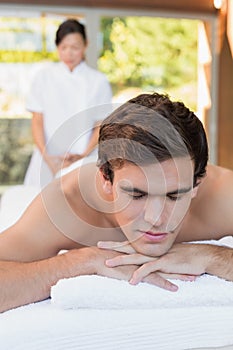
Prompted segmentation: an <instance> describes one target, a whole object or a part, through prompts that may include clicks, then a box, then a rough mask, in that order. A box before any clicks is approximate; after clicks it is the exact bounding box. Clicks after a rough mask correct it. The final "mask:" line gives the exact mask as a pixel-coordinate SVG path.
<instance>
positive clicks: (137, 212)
mask: <svg viewBox="0 0 233 350" xmlns="http://www.w3.org/2000/svg"><path fill="white" fill-rule="evenodd" d="M144 204H145V203H144ZM144 204H143V203H142V202H140V201H135V200H132V199H131V200H128V202H127V203H124V205H123V203H121V206H120V207H119V206H116V207H115V208H116V213H115V215H116V218H117V221H118V223H119V224H120V225H128V224H131V223H132V222H134V221H136V220H138V219H139V218H140V217H141V216H142V215H143V212H144ZM120 208H121V210H119V209H120Z"/></svg>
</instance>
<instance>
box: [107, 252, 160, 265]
mask: <svg viewBox="0 0 233 350" xmlns="http://www.w3.org/2000/svg"><path fill="white" fill-rule="evenodd" d="M152 260H155V258H152V257H149V256H145V255H141V254H129V255H119V256H116V257H114V258H111V259H108V260H106V261H105V263H106V265H107V266H108V267H116V266H120V265H142V264H145V263H147V262H148V261H152Z"/></svg>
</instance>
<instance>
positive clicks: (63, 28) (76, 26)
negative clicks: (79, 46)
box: [55, 18, 87, 46]
mask: <svg viewBox="0 0 233 350" xmlns="http://www.w3.org/2000/svg"><path fill="white" fill-rule="evenodd" d="M71 33H79V34H81V35H82V37H83V40H84V43H85V44H86V42H87V36H86V30H85V27H84V25H83V24H82V23H80V22H79V21H77V20H76V19H72V18H71V19H67V20H66V21H65V22H63V23H62V24H60V26H59V27H58V30H57V32H56V37H55V44H56V46H58V45H59V44H60V42H61V41H62V40H63V39H64V37H65V36H66V35H68V34H71Z"/></svg>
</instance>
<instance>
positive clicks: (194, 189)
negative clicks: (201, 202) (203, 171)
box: [191, 179, 202, 198]
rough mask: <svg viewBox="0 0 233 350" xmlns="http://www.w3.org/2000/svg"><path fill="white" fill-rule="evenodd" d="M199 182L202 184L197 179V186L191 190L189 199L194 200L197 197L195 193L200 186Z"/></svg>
mask: <svg viewBox="0 0 233 350" xmlns="http://www.w3.org/2000/svg"><path fill="white" fill-rule="evenodd" d="M201 182H202V180H201V179H198V181H197V185H196V186H195V187H193V189H192V195H191V198H195V197H196V196H197V192H198V189H199V186H200V184H201Z"/></svg>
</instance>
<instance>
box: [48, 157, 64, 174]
mask: <svg viewBox="0 0 233 350" xmlns="http://www.w3.org/2000/svg"><path fill="white" fill-rule="evenodd" d="M44 159H45V161H46V163H47V164H48V166H49V168H50V170H51V171H52V173H53V175H55V174H56V173H57V172H58V171H59V170H61V168H62V161H63V158H62V157H60V156H51V155H49V154H46V155H44Z"/></svg>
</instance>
